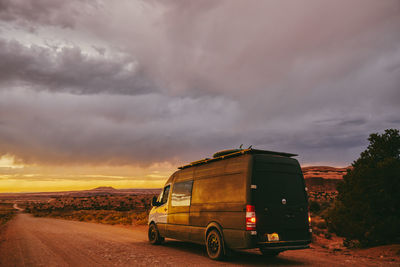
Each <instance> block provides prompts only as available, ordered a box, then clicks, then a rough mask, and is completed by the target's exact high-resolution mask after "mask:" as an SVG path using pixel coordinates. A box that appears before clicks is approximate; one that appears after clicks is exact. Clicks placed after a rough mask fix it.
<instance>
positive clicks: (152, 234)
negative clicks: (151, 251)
mask: <svg viewBox="0 0 400 267" xmlns="http://www.w3.org/2000/svg"><path fill="white" fill-rule="evenodd" d="M148 237H149V242H150V244H152V245H159V244H161V243H162V242H163V241H164V237H162V236H161V235H160V232H158V229H157V226H156V225H155V224H154V223H152V224H150V226H149V232H148Z"/></svg>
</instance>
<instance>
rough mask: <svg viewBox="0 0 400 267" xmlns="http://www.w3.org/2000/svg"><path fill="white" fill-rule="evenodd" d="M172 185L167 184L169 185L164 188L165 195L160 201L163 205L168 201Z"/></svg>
mask: <svg viewBox="0 0 400 267" xmlns="http://www.w3.org/2000/svg"><path fill="white" fill-rule="evenodd" d="M170 187H171V186H170V185H167V186H166V187H165V188H164V191H163V195H162V197H161V201H160V202H161V205H162V204H164V203H167V201H168V195H169V189H170Z"/></svg>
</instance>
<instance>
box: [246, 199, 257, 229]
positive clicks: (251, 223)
mask: <svg viewBox="0 0 400 267" xmlns="http://www.w3.org/2000/svg"><path fill="white" fill-rule="evenodd" d="M246 230H247V231H255V230H256V209H255V207H254V206H253V205H246Z"/></svg>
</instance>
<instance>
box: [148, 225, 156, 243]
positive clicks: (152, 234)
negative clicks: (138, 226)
mask: <svg viewBox="0 0 400 267" xmlns="http://www.w3.org/2000/svg"><path fill="white" fill-rule="evenodd" d="M156 235H157V233H156V229H154V227H151V229H150V234H149V239H150V241H154V240H156Z"/></svg>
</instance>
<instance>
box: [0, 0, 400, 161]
mask: <svg viewBox="0 0 400 267" xmlns="http://www.w3.org/2000/svg"><path fill="white" fill-rule="evenodd" d="M23 2H24V3H25V2H26V1H23ZM94 3H95V4H93V5H92V4H90V2H87V1H68V2H63V1H45V0H42V1H38V2H36V1H28V2H27V5H22V1H0V25H2V26H4V28H3V30H2V31H0V59H1V60H0V154H12V155H15V156H16V157H17V158H18V159H21V160H22V161H24V162H27V163H39V164H55V165H57V164H80V163H85V164H114V165H123V164H140V165H144V166H145V165H148V164H152V163H155V162H165V161H168V162H173V163H174V164H175V163H176V164H180V163H183V162H187V161H191V160H196V159H199V158H202V157H206V156H210V155H211V154H212V153H213V152H215V151H217V150H220V149H225V148H231V147H236V146H239V145H240V144H242V143H244V144H245V145H253V147H257V148H262V149H271V150H279V151H287V152H294V153H298V154H300V157H299V159H300V161H301V162H302V163H305V164H311V163H327V164H334V165H347V164H350V163H351V161H353V160H354V159H355V158H356V157H357V156H358V155H359V153H360V152H361V151H362V150H363V149H365V145H366V138H367V137H368V135H369V134H370V133H372V132H376V131H383V130H384V129H386V128H398V127H399V119H400V118H399V115H398V114H400V31H399V30H398V29H399V28H400V2H399V1H398V0H387V1H367V0H352V1H334V2H332V1H309V0H308V1H296V2H290V3H289V2H284V1H262V2H261V1H190V2H189V1H119V2H118V3H117V2H109V1H107V2H102V1H97V2H94ZM32 27H34V30H33V31H32Z"/></svg>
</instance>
